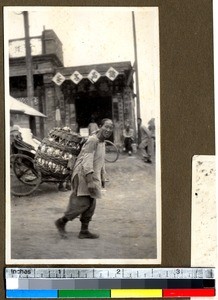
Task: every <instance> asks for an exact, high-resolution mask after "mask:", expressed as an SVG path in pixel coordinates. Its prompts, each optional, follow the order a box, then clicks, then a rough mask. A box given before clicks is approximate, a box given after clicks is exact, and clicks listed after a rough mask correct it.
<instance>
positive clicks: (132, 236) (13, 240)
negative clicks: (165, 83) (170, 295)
mask: <svg viewBox="0 0 218 300" xmlns="http://www.w3.org/2000/svg"><path fill="white" fill-rule="evenodd" d="M159 52H160V45H159V11H158V7H154V6H153V7H100V6H95V7H88V6H81V7H79V6H77V7H76V6H59V7H57V6H25V7H24V6H7V7H4V69H5V74H4V75H5V99H4V101H5V137H6V138H5V143H6V147H5V157H6V159H5V160H6V178H5V179H6V180H5V181H6V263H13V264H21V263H22V264H33V263H35V264H45V263H46V264H52V263H58V264H66V263H69V264H125V265H127V264H143V265H145V264H160V263H161V239H162V237H161V223H162V220H161V159H160V157H161V136H160V127H161V120H160V71H159V63H160V62H159Z"/></svg>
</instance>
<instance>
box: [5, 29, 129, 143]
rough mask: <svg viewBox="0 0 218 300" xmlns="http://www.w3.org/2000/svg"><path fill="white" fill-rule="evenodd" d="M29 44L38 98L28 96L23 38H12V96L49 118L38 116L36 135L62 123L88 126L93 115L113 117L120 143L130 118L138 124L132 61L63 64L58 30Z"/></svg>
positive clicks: (115, 135)
mask: <svg viewBox="0 0 218 300" xmlns="http://www.w3.org/2000/svg"><path fill="white" fill-rule="evenodd" d="M30 43H31V49H32V70H33V88H34V98H33V99H32V100H31V101H30V99H28V98H27V80H26V75H27V74H26V73H27V72H26V63H25V40H24V39H16V40H10V41H9V74H10V94H11V96H12V97H14V98H16V99H18V100H20V101H22V102H24V103H26V104H28V105H32V106H34V108H35V109H37V110H39V111H40V112H42V113H43V114H45V115H46V116H47V118H46V120H45V119H39V120H37V135H39V136H41V137H43V136H45V135H46V134H47V133H48V131H49V130H50V129H52V128H53V127H54V126H59V125H60V126H71V127H74V128H75V129H76V127H78V128H79V130H80V129H83V128H87V126H88V124H89V122H90V121H91V118H92V117H94V118H95V121H96V122H97V123H99V122H100V120H101V119H103V118H111V119H112V120H113V121H114V123H115V132H114V136H113V139H114V141H115V142H116V143H117V144H119V143H121V133H122V129H123V126H124V124H125V122H127V121H129V122H130V123H131V126H133V128H135V98H134V93H133V79H132V77H133V76H132V75H133V71H134V70H133V67H132V66H131V63H130V62H128V61H127V62H126V61H125V62H115V63H113V62H111V63H103V64H96V65H86V66H73V67H64V63H63V51H62V43H61V41H60V40H59V38H58V37H57V35H56V34H55V32H54V31H53V30H44V31H43V33H42V35H41V36H37V37H31V38H30ZM18 121H19V120H18ZM20 121H21V120H20ZM22 125H23V126H24V125H25V124H22ZM30 125H31V124H30ZM26 126H28V124H26Z"/></svg>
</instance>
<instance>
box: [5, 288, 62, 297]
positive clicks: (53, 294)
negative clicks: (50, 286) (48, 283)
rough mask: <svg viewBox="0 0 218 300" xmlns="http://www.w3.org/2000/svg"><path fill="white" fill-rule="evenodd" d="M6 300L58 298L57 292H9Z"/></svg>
mask: <svg viewBox="0 0 218 300" xmlns="http://www.w3.org/2000/svg"><path fill="white" fill-rule="evenodd" d="M6 298H58V291H55V290H7V291H6Z"/></svg>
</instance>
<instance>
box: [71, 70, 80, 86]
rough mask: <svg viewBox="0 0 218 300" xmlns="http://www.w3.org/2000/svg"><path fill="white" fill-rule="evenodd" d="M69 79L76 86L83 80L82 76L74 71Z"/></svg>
mask: <svg viewBox="0 0 218 300" xmlns="http://www.w3.org/2000/svg"><path fill="white" fill-rule="evenodd" d="M70 79H71V80H72V81H73V82H74V83H75V84H78V83H79V82H80V81H81V80H82V79H83V76H82V75H81V74H80V73H79V72H78V71H75V72H73V74H72V75H71V76H70Z"/></svg>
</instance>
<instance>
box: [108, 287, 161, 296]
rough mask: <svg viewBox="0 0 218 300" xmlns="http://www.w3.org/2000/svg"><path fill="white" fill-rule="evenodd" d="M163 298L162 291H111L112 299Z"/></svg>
mask: <svg viewBox="0 0 218 300" xmlns="http://www.w3.org/2000/svg"><path fill="white" fill-rule="evenodd" d="M145 297H147V298H148V297H152V298H162V290H155V289H150V290H149V289H132V290H130V289H129V290H124V289H123V290H119V289H117V290H111V298H145Z"/></svg>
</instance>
